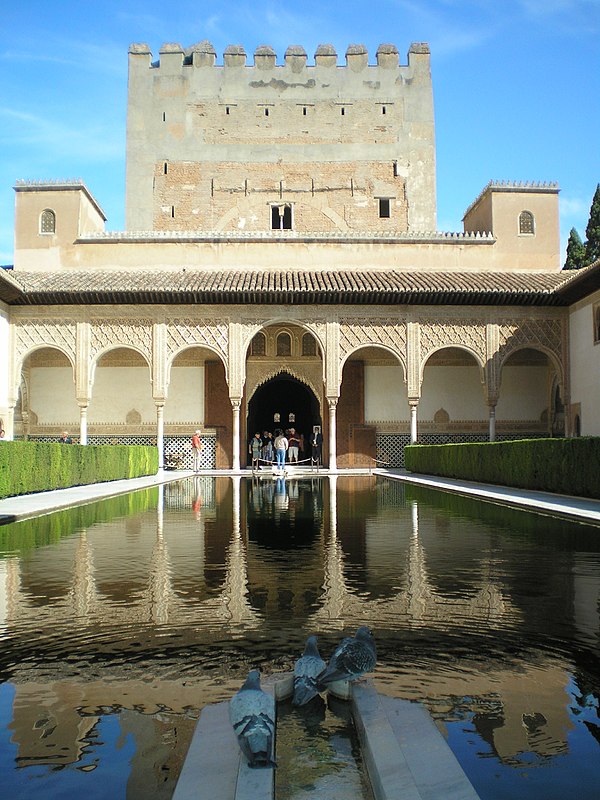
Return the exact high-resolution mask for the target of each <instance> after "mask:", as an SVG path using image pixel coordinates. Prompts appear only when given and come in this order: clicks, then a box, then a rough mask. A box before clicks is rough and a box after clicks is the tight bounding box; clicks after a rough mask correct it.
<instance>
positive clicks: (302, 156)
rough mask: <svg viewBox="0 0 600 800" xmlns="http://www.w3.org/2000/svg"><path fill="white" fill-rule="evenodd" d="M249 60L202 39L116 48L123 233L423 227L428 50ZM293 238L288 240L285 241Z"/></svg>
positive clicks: (430, 217)
mask: <svg viewBox="0 0 600 800" xmlns="http://www.w3.org/2000/svg"><path fill="white" fill-rule="evenodd" d="M276 60H277V58H276V54H275V52H274V51H273V50H272V49H271V48H270V47H267V46H261V47H258V48H257V49H256V51H255V53H254V63H253V65H252V66H249V65H247V63H246V61H247V58H246V53H245V52H244V49H243V48H242V47H239V46H229V47H227V48H226V50H225V53H224V56H223V65H222V66H220V65H219V66H218V65H217V64H216V53H215V50H214V48H213V46H212V45H211V44H210V43H209V42H201V43H199V44H197V45H194V46H193V47H190V48H188V49H186V50H184V49H183V48H182V47H181V46H180V45H178V44H165V45H163V47H162V48H161V50H160V56H159V61H156V62H153V61H152V55H151V53H150V50H149V48H148V47H147V45H144V44H135V45H132V46H131V47H130V50H129V99H128V115H127V186H126V225H127V229H128V230H131V231H136V230H137V231H140V230H155V231H161V230H162V231H167V230H168V231H203V232H206V231H236V232H238V233H240V232H243V231H247V232H249V233H253V234H256V233H259V232H261V233H262V232H264V233H265V234H266V235H269V234H268V232H269V231H273V230H284V231H285V230H288V231H294V232H296V233H297V234H302V233H315V232H323V233H325V234H327V235H331V234H333V235H336V234H342V235H343V234H344V232H352V231H354V232H356V231H384V232H388V233H402V232H408V233H411V232H426V231H434V230H435V229H436V206H435V143H434V118H433V97H432V86H431V74H430V63H429V47H428V46H427V45H425V44H413V45H411V47H410V49H409V52H408V64H407V65H405V66H403V65H400V63H399V57H398V50H397V48H396V47H395V46H394V45H381V46H380V47H379V48H378V50H377V54H376V64H375V65H370V64H369V63H368V61H369V58H368V53H367V51H366V49H365V48H364V47H363V46H362V45H351V46H350V47H348V49H347V51H346V63H345V66H338V57H337V54H336V52H335V50H334V48H333V47H332V46H331V45H320V46H319V47H318V48H317V51H316V53H315V56H314V64H311V65H309V64H308V63H307V55H306V52H305V50H304V48H302V47H300V46H291V47H288V49H287V50H286V52H285V57H284V63H283V64H282V65H277V64H276ZM291 235H294V234H291Z"/></svg>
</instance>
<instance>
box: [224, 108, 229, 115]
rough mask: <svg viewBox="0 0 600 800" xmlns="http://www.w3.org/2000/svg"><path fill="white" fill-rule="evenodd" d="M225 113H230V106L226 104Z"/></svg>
mask: <svg viewBox="0 0 600 800" xmlns="http://www.w3.org/2000/svg"><path fill="white" fill-rule="evenodd" d="M225 113H226V114H229V106H225Z"/></svg>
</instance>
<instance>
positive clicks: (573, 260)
mask: <svg viewBox="0 0 600 800" xmlns="http://www.w3.org/2000/svg"><path fill="white" fill-rule="evenodd" d="M586 263H587V259H586V252H585V245H584V243H583V242H582V241H581V236H580V235H579V234H578V233H577V231H576V230H575V228H571V233H570V234H569V242H568V244H567V258H566V260H565V265H564V267H563V269H581V267H585V265H586Z"/></svg>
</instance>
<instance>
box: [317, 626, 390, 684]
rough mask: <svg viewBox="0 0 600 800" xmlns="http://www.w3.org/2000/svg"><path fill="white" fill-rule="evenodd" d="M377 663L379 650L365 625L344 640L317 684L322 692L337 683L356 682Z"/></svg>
mask: <svg viewBox="0 0 600 800" xmlns="http://www.w3.org/2000/svg"><path fill="white" fill-rule="evenodd" d="M376 663H377V650H376V648H375V640H374V639H373V633H372V631H371V630H370V628H368V627H367V626H366V625H363V626H361V627H360V628H359V629H358V630H357V631H356V633H355V634H354V636H348V637H347V638H345V639H342V641H341V642H340V644H339V645H338V646H337V647H336V649H335V651H334V653H333V655H332V656H331V658H330V659H329V664H328V665H327V667H326V669H324V670H323V672H322V673H321V674H320V675H319V676H318V678H317V684H318V686H319V688H320V689H321V691H322V690H323V689H326V688H327V686H328V685H329V684H330V683H335V682H336V681H354V680H356V679H357V678H360V677H361V675H364V674H365V673H366V672H371V670H373V669H375V664H376Z"/></svg>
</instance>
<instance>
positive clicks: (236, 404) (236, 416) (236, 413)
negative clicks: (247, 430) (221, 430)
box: [231, 400, 240, 472]
mask: <svg viewBox="0 0 600 800" xmlns="http://www.w3.org/2000/svg"><path fill="white" fill-rule="evenodd" d="M231 405H232V406H233V469H234V471H235V472H239V470H240V401H239V400H232V401H231Z"/></svg>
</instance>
